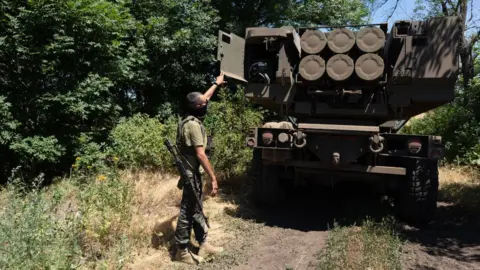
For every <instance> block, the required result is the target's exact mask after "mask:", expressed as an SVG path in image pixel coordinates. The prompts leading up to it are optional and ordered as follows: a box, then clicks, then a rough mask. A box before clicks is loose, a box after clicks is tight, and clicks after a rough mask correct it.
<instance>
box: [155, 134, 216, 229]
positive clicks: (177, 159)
mask: <svg viewBox="0 0 480 270" xmlns="http://www.w3.org/2000/svg"><path fill="white" fill-rule="evenodd" d="M163 144H165V146H166V147H167V149H168V151H169V152H170V153H171V154H172V155H173V157H174V158H175V166H176V167H177V170H178V172H179V173H180V177H181V178H183V179H184V181H186V182H187V184H188V185H189V186H190V188H191V189H192V192H193V194H194V195H195V199H196V200H197V204H198V207H200V212H201V213H202V215H203V218H204V219H205V223H207V227H208V228H210V223H209V222H208V217H207V216H206V215H205V213H204V212H203V206H202V202H201V201H200V198H199V197H198V194H197V191H196V190H195V185H194V183H192V179H190V177H188V176H187V171H186V170H185V166H184V165H183V162H182V160H181V159H180V156H181V157H183V155H182V154H181V153H180V151H179V150H178V147H177V146H176V145H175V146H174V145H172V143H171V142H170V140H168V139H165V141H164V143H163ZM192 170H193V168H192ZM193 173H194V174H195V172H193Z"/></svg>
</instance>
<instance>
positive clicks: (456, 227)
mask: <svg viewBox="0 0 480 270" xmlns="http://www.w3.org/2000/svg"><path fill="white" fill-rule="evenodd" d="M452 191H454V192H452ZM440 200H441V201H440V202H439V203H438V209H437V215H436V218H435V220H434V221H433V222H432V223H431V224H430V225H429V227H428V228H425V229H423V230H418V229H412V228H404V229H403V230H401V234H402V235H403V236H404V238H405V239H406V240H407V241H409V242H411V243H417V244H420V246H421V251H423V252H425V253H426V254H428V255H430V256H434V257H436V258H438V259H439V260H441V259H442V258H445V259H446V260H445V263H446V264H448V263H449V260H452V259H453V260H454V261H457V262H462V263H465V265H464V267H465V269H472V268H471V267H474V268H475V269H479V268H480V265H479V264H480V207H479V206H480V204H479V202H480V185H476V186H475V185H462V184H458V183H455V184H451V185H447V186H445V187H444V188H443V189H442V190H441V192H440ZM473 265H475V266H473ZM443 267H445V268H448V267H449V266H446V265H445V266H443ZM452 267H453V268H455V269H460V266H458V267H457V266H454V265H452V266H451V267H450V268H451V269H453V268H452ZM414 268H416V269H426V268H428V267H427V266H424V265H415V267H414ZM461 269H463V268H461Z"/></svg>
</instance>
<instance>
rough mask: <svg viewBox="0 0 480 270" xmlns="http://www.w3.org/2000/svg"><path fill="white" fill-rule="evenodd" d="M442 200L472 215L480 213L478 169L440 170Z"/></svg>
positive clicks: (455, 168) (457, 168)
mask: <svg viewBox="0 0 480 270" xmlns="http://www.w3.org/2000/svg"><path fill="white" fill-rule="evenodd" d="M439 173H440V200H441V201H445V202H449V203H453V204H455V205H457V206H458V207H461V208H463V209H465V210H467V211H471V212H472V213H477V215H478V213H480V172H479V171H478V168H473V167H458V166H445V167H442V168H440V172H439Z"/></svg>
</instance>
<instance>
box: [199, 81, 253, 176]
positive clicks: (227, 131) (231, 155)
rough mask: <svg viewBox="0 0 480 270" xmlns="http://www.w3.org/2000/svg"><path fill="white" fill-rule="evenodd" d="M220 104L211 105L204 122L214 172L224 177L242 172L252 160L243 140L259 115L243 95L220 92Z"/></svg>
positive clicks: (239, 92)
mask: <svg viewBox="0 0 480 270" xmlns="http://www.w3.org/2000/svg"><path fill="white" fill-rule="evenodd" d="M218 96H219V101H217V102H211V105H210V107H209V112H208V115H207V117H206V119H205V127H206V129H207V132H209V133H210V134H211V135H212V138H213V146H214V151H213V155H212V162H213V165H214V170H215V171H218V172H220V173H221V174H223V176H224V177H227V178H228V177H232V176H236V175H240V174H242V173H244V172H245V170H246V168H247V167H248V164H249V162H250V160H251V158H252V151H251V149H250V148H247V147H246V143H245V138H246V135H247V132H248V129H249V128H254V127H257V126H259V125H260V123H261V121H262V112H261V111H260V110H257V109H254V108H253V107H252V106H251V104H250V102H248V100H246V98H245V96H244V94H243V91H241V90H239V91H236V92H228V91H226V90H225V89H223V88H222V89H220V90H219V92H218Z"/></svg>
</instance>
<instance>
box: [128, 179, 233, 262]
mask: <svg viewBox="0 0 480 270" xmlns="http://www.w3.org/2000/svg"><path fill="white" fill-rule="evenodd" d="M124 177H125V179H126V180H128V181H132V182H134V183H135V187H134V190H135V195H134V197H135V198H134V203H133V205H132V208H133V217H132V221H131V224H130V231H129V233H128V235H129V236H130V238H131V239H134V243H133V246H134V250H133V251H132V255H133V258H132V260H131V263H130V265H129V266H128V269H171V268H175V267H176V268H178V267H183V266H182V265H179V264H178V263H175V262H173V261H172V259H171V256H172V255H173V251H174V248H173V240H174V238H173V236H174V233H175V227H176V223H177V217H178V213H179V206H180V202H181V195H182V191H181V190H179V189H178V188H177V181H178V177H177V176H173V175H166V176H165V175H161V174H155V173H146V172H140V173H126V174H125V176H124ZM205 192H207V190H206V191H205ZM236 207H237V206H236V205H235V204H234V203H231V202H228V200H226V199H225V198H223V199H222V198H219V197H215V198H212V197H208V196H207V197H206V198H205V200H204V208H205V209H204V211H205V214H206V215H207V216H208V217H209V219H210V223H211V228H210V230H209V241H210V242H211V243H212V244H214V245H219V246H225V245H227V244H228V243H229V242H230V241H231V240H233V239H235V238H236V235H235V228H234V227H230V226H229V224H230V223H231V222H234V221H232V219H234V218H233V217H231V216H229V215H227V214H226V212H232V211H235V210H236ZM232 228H233V229H232ZM236 232H237V233H238V232H239V231H238V230H237V231H236ZM191 240H192V243H193V245H194V246H198V244H197V243H195V241H194V235H193V232H192V239H191Z"/></svg>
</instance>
